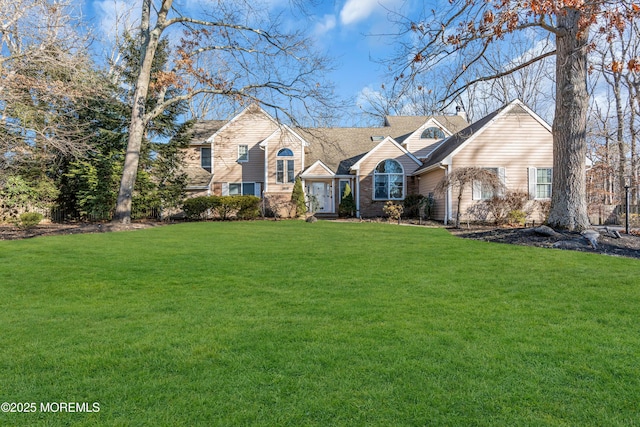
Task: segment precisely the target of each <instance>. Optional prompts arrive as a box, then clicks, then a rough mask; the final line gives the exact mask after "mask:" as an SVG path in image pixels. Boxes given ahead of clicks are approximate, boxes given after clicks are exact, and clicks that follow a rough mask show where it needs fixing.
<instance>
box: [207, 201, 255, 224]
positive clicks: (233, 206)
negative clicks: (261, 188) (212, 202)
mask: <svg viewBox="0 0 640 427" xmlns="http://www.w3.org/2000/svg"><path fill="white" fill-rule="evenodd" d="M242 197H245V196H221V197H218V202H219V203H217V204H216V206H214V207H213V210H214V211H215V212H216V214H218V217H219V218H220V219H221V220H223V221H226V220H228V219H231V214H233V213H236V212H237V211H238V210H239V209H240V206H241V205H242ZM254 197H255V196H254Z"/></svg>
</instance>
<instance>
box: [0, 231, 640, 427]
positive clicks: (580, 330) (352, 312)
mask: <svg viewBox="0 0 640 427" xmlns="http://www.w3.org/2000/svg"><path fill="white" fill-rule="evenodd" d="M639 285H640V262H638V261H637V260H632V259H622V258H613V257H606V256H601V255H594V254H586V253H578V252H568V251H557V250H546V249H539V248H528V247H518V246H508V245H500V244H492V243H486V242H478V241H469V240H462V239H457V238H455V237H452V236H450V235H449V234H448V233H447V232H446V231H444V230H440V229H425V228H418V227H398V226H394V225H388V224H356V223H348V224H344V223H343V224H340V223H329V222H322V221H320V222H318V223H315V224H308V223H305V222H302V221H280V222H273V221H265V222H247V223H241V222H237V223H199V224H182V225H175V226H170V227H160V228H154V229H148V230H142V231H135V232H122V233H105V234H93V235H74V236H60V237H46V238H36V239H31V240H24V241H11V242H0V295H1V297H0V402H36V403H37V404H38V405H39V402H61V401H62V402H65V401H66V402H98V403H99V404H100V412H94V413H42V412H37V413H22V414H19V413H0V425H42V426H55V425H131V426H142V425H153V426H161V425H185V426H186V425H190V426H193V425H204V426H213V425H216V426H218V425H220V426H237V425H269V426H287V425H289V426H306V425H316V426H327V425H348V426H352V425H356V426H419V425H430V426H431V425H449V426H462V425H464V426H469V425H486V426H495V425H503V426H517V425H523V426H535V425H541V426H542V425H551V426H577V425H580V426H586V425H599V426H604V425H606V426H613V425H621V426H622V425H624V426H628V425H640V360H639V358H640V289H638V288H639Z"/></svg>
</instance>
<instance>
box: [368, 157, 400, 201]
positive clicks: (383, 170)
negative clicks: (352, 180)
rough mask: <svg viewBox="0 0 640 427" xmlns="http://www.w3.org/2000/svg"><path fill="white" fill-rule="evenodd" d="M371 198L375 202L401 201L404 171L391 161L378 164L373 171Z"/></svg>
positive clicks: (398, 164)
mask: <svg viewBox="0 0 640 427" xmlns="http://www.w3.org/2000/svg"><path fill="white" fill-rule="evenodd" d="M373 188H374V190H373V191H374V193H373V198H374V199H376V200H401V199H402V198H403V195H404V170H403V169H402V165H401V164H400V163H398V162H397V161H395V160H393V159H387V160H383V161H381V162H380V163H378V166H376V168H375V170H374V171H373Z"/></svg>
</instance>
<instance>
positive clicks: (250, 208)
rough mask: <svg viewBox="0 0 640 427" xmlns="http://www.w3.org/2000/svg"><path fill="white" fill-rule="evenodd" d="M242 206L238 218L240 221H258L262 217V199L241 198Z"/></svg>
mask: <svg viewBox="0 0 640 427" xmlns="http://www.w3.org/2000/svg"><path fill="white" fill-rule="evenodd" d="M240 197H241V200H240V206H239V208H238V212H237V213H236V217H237V218H238V219H256V218H257V217H258V216H260V197H256V196H240Z"/></svg>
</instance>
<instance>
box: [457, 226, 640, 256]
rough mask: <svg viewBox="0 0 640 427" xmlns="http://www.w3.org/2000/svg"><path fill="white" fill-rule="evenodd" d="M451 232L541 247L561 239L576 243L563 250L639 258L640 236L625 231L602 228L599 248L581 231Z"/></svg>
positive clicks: (487, 229) (491, 229)
mask: <svg viewBox="0 0 640 427" xmlns="http://www.w3.org/2000/svg"><path fill="white" fill-rule="evenodd" d="M450 232H451V234H453V235H455V236H458V237H462V238H465V239H475V240H484V241H487V242H498V243H508V244H512V245H524V246H538V247H542V248H556V247H557V245H560V246H562V245H561V244H559V243H558V242H572V243H574V244H572V245H571V247H565V248H561V249H570V250H577V251H582V252H592V253H599V254H605V255H615V256H623V257H630V258H640V237H638V236H635V235H626V234H624V233H622V234H621V236H620V238H615V237H613V234H612V233H609V232H606V231H605V230H604V229H603V230H602V231H600V237H599V239H598V243H597V248H595V249H594V248H593V247H592V246H591V245H590V244H589V242H588V241H587V240H586V239H585V238H584V237H582V235H580V233H572V232H561V233H558V235H557V236H553V237H551V236H541V235H539V234H537V233H535V232H534V231H533V229H532V228H495V227H475V228H469V229H465V228H461V229H450ZM554 245H556V246H554ZM567 246H568V245H567Z"/></svg>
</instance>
